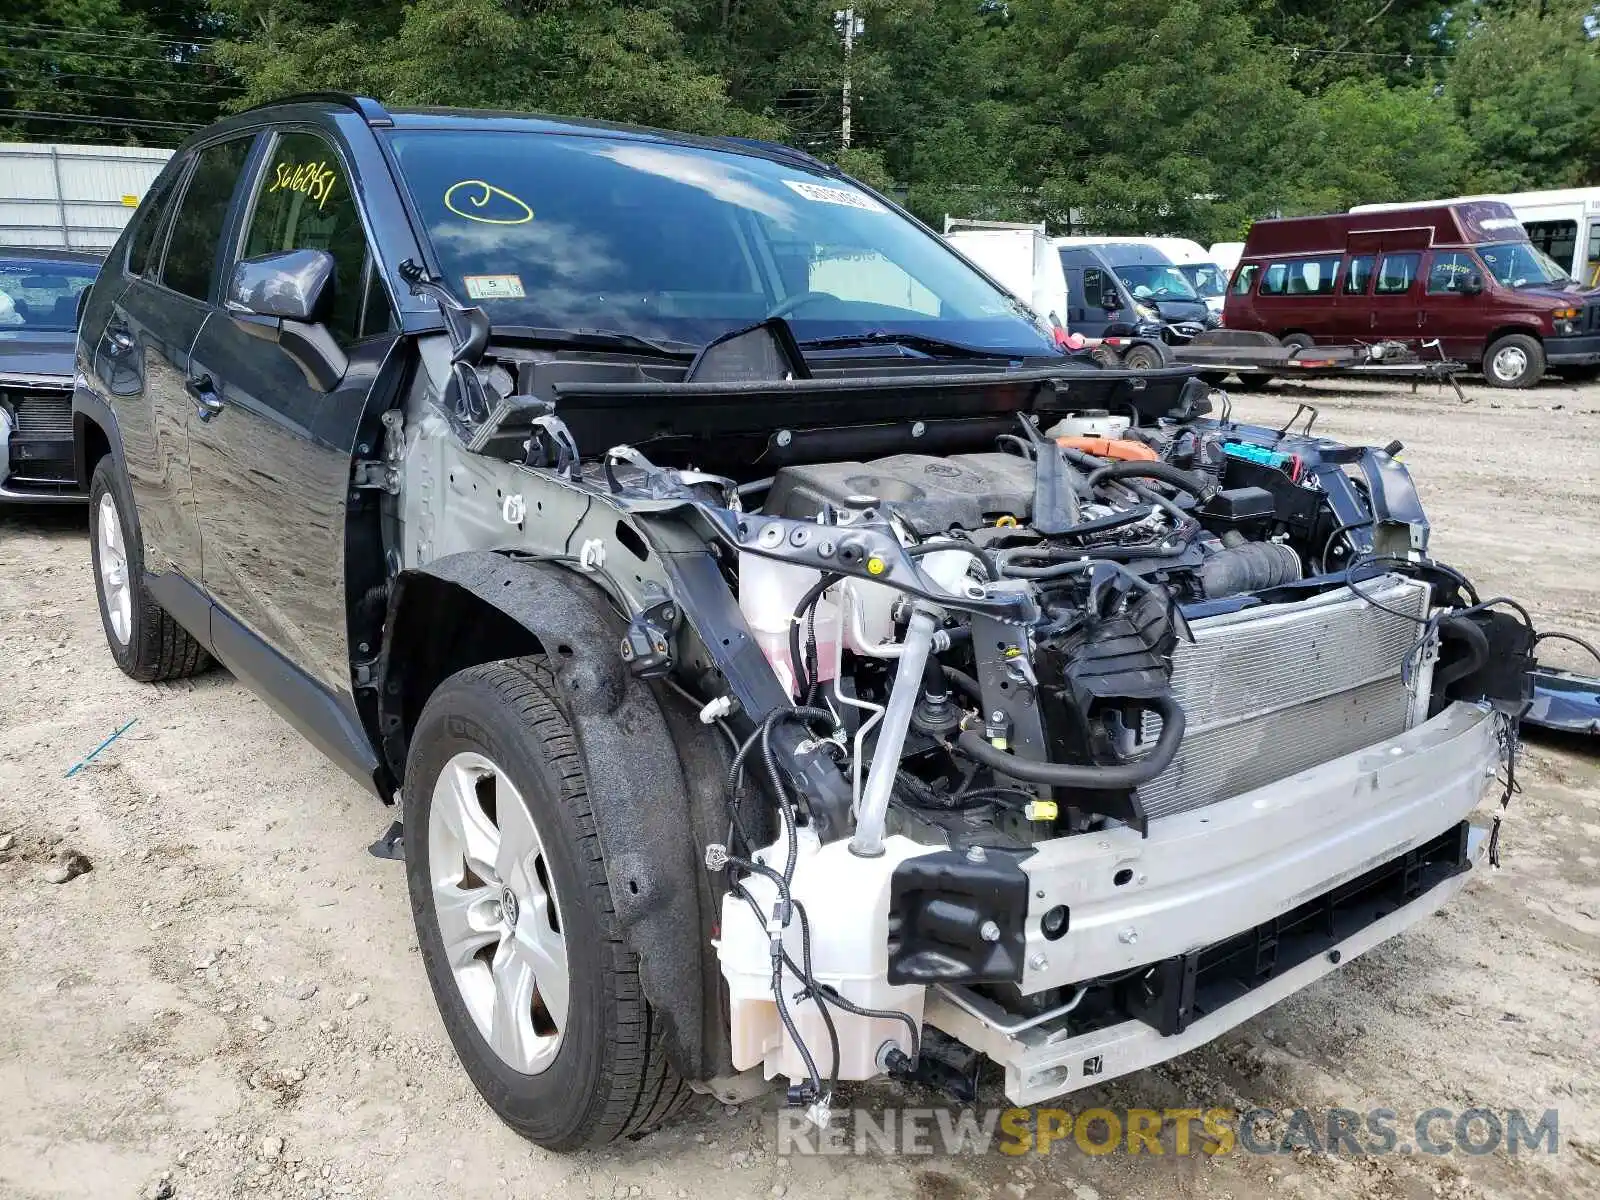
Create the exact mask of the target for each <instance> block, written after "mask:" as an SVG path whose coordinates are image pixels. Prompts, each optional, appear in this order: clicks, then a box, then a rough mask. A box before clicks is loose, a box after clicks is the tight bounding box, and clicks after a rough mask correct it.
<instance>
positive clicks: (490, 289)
mask: <svg viewBox="0 0 1600 1200" xmlns="http://www.w3.org/2000/svg"><path fill="white" fill-rule="evenodd" d="M463 278H464V280H465V282H466V285H467V298H468V299H470V300H521V299H522V298H523V297H524V296H526V295H527V294H528V293H526V292H524V291H523V290H522V277H521V276H519V275H467V276H464V277H463Z"/></svg>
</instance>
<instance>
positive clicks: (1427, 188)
mask: <svg viewBox="0 0 1600 1200" xmlns="http://www.w3.org/2000/svg"><path fill="white" fill-rule="evenodd" d="M1310 119H1311V122H1312V129H1313V135H1312V137H1311V139H1310V140H1309V141H1308V142H1307V143H1306V148H1307V150H1308V153H1307V154H1306V156H1305V157H1304V159H1303V160H1302V162H1301V163H1300V164H1299V166H1298V167H1296V168H1295V170H1294V171H1293V183H1292V185H1291V187H1290V188H1289V189H1288V205H1287V209H1288V211H1290V212H1295V213H1306V212H1339V211H1342V210H1344V209H1347V208H1349V207H1350V206H1351V205H1353V204H1358V203H1363V202H1377V201H1390V200H1427V199H1435V198H1437V197H1440V196H1449V195H1453V194H1455V193H1456V192H1458V191H1459V190H1460V189H1461V187H1462V185H1463V183H1464V181H1465V178H1466V174H1467V169H1468V160H1469V158H1470V156H1471V154H1472V143H1471V141H1470V139H1469V138H1468V137H1467V133H1466V131H1465V130H1464V129H1463V128H1462V127H1461V123H1460V121H1459V120H1458V119H1457V117H1456V113H1455V109H1454V108H1453V107H1452V106H1451V105H1450V104H1449V102H1448V101H1446V100H1445V99H1443V98H1442V97H1437V96H1435V95H1434V94H1433V90H1432V89H1431V88H1407V87H1389V86H1387V85H1385V84H1384V83H1383V82H1382V81H1381V80H1377V79H1359V78H1354V77H1352V78H1346V79H1341V80H1339V81H1338V82H1336V83H1334V84H1332V85H1331V86H1330V87H1328V88H1327V89H1325V90H1324V91H1323V92H1322V93H1321V94H1319V95H1317V96H1315V97H1314V98H1313V99H1312V101H1311V112H1310Z"/></svg>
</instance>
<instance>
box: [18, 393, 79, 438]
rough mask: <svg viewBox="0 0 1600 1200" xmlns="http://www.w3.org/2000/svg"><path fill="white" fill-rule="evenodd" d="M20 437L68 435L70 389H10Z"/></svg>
mask: <svg viewBox="0 0 1600 1200" xmlns="http://www.w3.org/2000/svg"><path fill="white" fill-rule="evenodd" d="M9 399H10V401H11V405H12V408H13V409H14V411H15V412H16V425H17V434H16V436H18V437H20V438H50V439H54V440H57V441H70V440H71V439H72V394H71V393H70V392H65V391H63V392H59V393H58V392H20V393H18V392H12V393H10V395H9Z"/></svg>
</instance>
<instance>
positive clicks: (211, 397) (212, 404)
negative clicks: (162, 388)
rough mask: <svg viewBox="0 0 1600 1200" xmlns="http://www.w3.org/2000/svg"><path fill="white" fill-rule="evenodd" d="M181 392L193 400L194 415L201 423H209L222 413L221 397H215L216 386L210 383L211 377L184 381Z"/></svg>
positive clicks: (205, 376)
mask: <svg viewBox="0 0 1600 1200" xmlns="http://www.w3.org/2000/svg"><path fill="white" fill-rule="evenodd" d="M183 390H184V391H186V392H188V393H189V395H190V396H191V397H192V398H193V399H194V411H195V414H196V415H197V416H198V417H199V418H200V419H201V420H202V421H209V420H211V418H212V417H214V416H216V415H217V414H218V413H220V412H221V411H222V397H221V396H219V395H217V385H216V384H215V383H214V382H212V379H211V376H209V375H202V376H200V378H198V379H195V378H192V377H191V378H189V379H185V380H184V381H183Z"/></svg>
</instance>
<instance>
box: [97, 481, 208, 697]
mask: <svg viewBox="0 0 1600 1200" xmlns="http://www.w3.org/2000/svg"><path fill="white" fill-rule="evenodd" d="M89 555H90V559H91V561H92V562H93V564H94V584H95V587H94V590H95V597H96V599H98V600H99V602H100V624H101V627H102V628H103V629H104V630H105V633H106V645H107V646H108V647H110V649H111V657H112V658H113V659H115V660H116V664H117V666H118V667H120V668H121V669H122V673H123V674H124V675H127V676H128V677H129V678H130V679H137V680H138V681H139V682H140V683H157V682H160V681H161V680H164V679H185V678H187V677H188V676H190V675H198V674H199V673H200V672H202V671H204V670H207V669H208V668H210V666H211V656H210V655H209V654H207V653H206V652H205V649H204V648H203V647H202V646H201V645H200V643H199V642H197V641H196V640H195V639H194V638H193V637H192V636H191V635H190V633H189V631H188V630H187V629H185V628H184V627H183V626H182V625H179V624H178V622H177V621H175V620H173V618H172V615H171V614H170V613H169V612H167V610H166V609H164V608H162V607H161V605H160V604H158V603H157V602H156V599H155V597H154V596H152V595H151V594H150V589H149V588H148V587H147V586H146V585H145V580H144V539H143V538H142V537H140V535H139V516H138V510H137V509H136V508H135V507H134V504H133V493H132V491H131V490H130V489H129V487H128V481H127V478H126V477H125V476H124V475H123V473H122V470H121V468H119V467H118V466H117V462H116V459H114V458H113V457H112V456H111V455H109V454H107V455H106V456H105V457H104V458H102V459H101V460H100V461H99V462H98V463H97V464H95V468H94V475H93V477H92V478H91V480H90V482H89Z"/></svg>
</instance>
